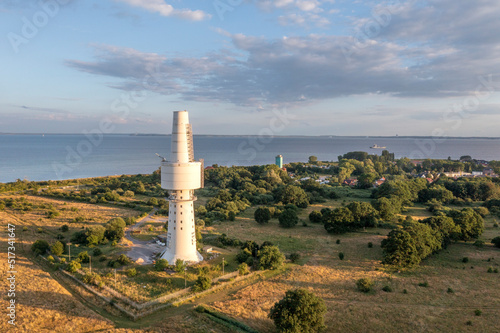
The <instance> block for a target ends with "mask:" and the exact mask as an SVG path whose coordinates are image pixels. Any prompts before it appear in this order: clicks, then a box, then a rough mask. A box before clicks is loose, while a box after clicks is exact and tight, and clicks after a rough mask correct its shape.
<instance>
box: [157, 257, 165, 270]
mask: <svg viewBox="0 0 500 333" xmlns="http://www.w3.org/2000/svg"><path fill="white" fill-rule="evenodd" d="M167 267H168V261H167V260H166V259H158V260H156V262H155V270H157V271H163V270H165V269H166V268H167Z"/></svg>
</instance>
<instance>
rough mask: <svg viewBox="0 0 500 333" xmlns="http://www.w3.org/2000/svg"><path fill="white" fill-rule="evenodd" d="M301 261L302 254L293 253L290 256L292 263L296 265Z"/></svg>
mask: <svg viewBox="0 0 500 333" xmlns="http://www.w3.org/2000/svg"><path fill="white" fill-rule="evenodd" d="M299 259H300V254H299V253H297V252H293V253H291V254H290V261H291V262H293V263H296V262H297V261H299Z"/></svg>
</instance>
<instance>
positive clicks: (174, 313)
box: [0, 190, 500, 332]
mask: <svg viewBox="0 0 500 333" xmlns="http://www.w3.org/2000/svg"><path fill="white" fill-rule="evenodd" d="M350 191H351V192H352V193H350V194H349V195H350V196H348V197H346V198H345V203H348V202H349V201H354V200H356V201H359V200H366V201H368V200H369V198H368V196H367V193H368V192H366V191H360V192H356V191H352V190H350ZM368 195H369V194H368ZM3 197H5V196H3ZM15 197H18V196H15ZM25 197H26V200H28V201H29V202H31V203H32V204H33V205H34V207H35V206H36V208H33V209H32V210H26V211H22V210H12V209H6V211H5V212H0V219H1V221H2V222H4V223H3V225H5V224H7V223H12V224H15V225H16V233H17V234H18V242H19V243H20V244H23V246H21V247H19V248H18V249H16V253H17V255H18V261H17V270H18V274H17V278H18V280H17V288H18V289H17V291H18V293H17V294H16V299H17V302H18V304H19V308H18V312H17V314H18V318H17V323H18V326H17V327H16V330H15V332H52V331H55V332H90V331H99V330H100V331H103V332H132V331H141V332H144V331H151V332H230V330H228V329H225V328H223V327H222V326H220V325H218V324H216V323H214V322H212V321H210V320H209V319H207V318H206V317H205V316H203V315H200V314H196V313H195V312H193V311H192V309H193V308H194V307H195V306H196V305H197V304H199V303H206V304H209V305H211V306H213V307H215V308H216V309H217V310H218V311H221V312H223V313H225V314H227V315H229V316H231V317H234V318H236V319H237V320H240V321H242V322H244V323H245V324H247V325H249V326H251V327H253V328H255V329H257V330H259V331H261V332H274V326H273V324H272V322H271V320H269V319H268V318H267V314H268V312H269V309H270V307H271V306H272V305H273V304H274V303H275V302H276V301H278V300H279V299H281V298H282V297H283V296H284V293H285V291H287V290H289V289H291V288H297V287H301V288H306V289H308V290H310V291H313V292H314V293H315V294H316V295H318V296H320V297H321V298H323V299H324V300H325V302H326V305H327V309H328V313H327V315H326V316H325V320H326V324H327V326H328V329H327V331H328V332H497V328H498V327H500V274H495V273H487V270H488V268H489V267H492V268H500V250H499V249H497V248H493V246H492V245H491V244H489V242H490V240H491V239H492V238H493V237H495V236H498V235H500V229H499V228H494V227H493V223H495V222H498V219H497V218H495V217H492V216H488V217H487V218H486V230H485V232H484V234H483V235H482V236H481V239H482V240H484V241H485V243H486V244H485V245H484V246H483V247H482V248H479V247H476V246H473V245H472V243H458V244H452V245H451V246H450V247H449V248H448V249H446V250H443V251H441V252H439V253H438V254H436V255H433V256H431V257H430V258H428V259H426V260H425V261H424V262H423V263H422V264H421V266H420V267H419V268H418V269H416V270H413V271H402V272H396V271H392V270H390V269H388V268H387V267H384V266H382V265H381V264H380V260H381V258H382V250H381V248H380V242H381V240H382V239H383V238H384V237H385V235H386V234H387V233H388V232H389V230H388V229H367V230H366V231H365V232H357V233H349V234H345V235H340V236H337V235H329V234H327V233H326V231H325V230H324V228H323V226H322V225H319V224H312V223H310V222H309V221H308V218H307V217H308V214H309V213H310V211H312V210H320V209H321V208H325V207H340V206H341V205H342V203H343V201H344V199H342V200H328V201H327V202H325V203H322V204H316V205H311V206H310V207H308V208H307V209H305V210H302V211H301V212H300V218H301V219H302V220H304V221H307V224H308V226H306V227H305V226H302V224H301V223H299V224H298V225H297V226H296V227H295V228H292V229H282V228H280V227H279V226H278V221H277V219H272V220H271V221H270V223H269V224H267V225H259V224H257V223H256V222H255V221H254V220H253V213H254V210H255V207H252V208H249V209H247V210H246V211H245V212H243V213H242V214H241V215H239V216H237V218H236V220H235V221H234V222H222V223H219V224H215V225H213V226H211V227H208V228H207V229H208V230H209V231H211V232H213V233H226V234H227V235H228V236H229V237H234V238H238V239H240V240H255V241H257V242H258V243H262V242H264V241H271V242H273V243H274V244H276V245H278V246H279V247H280V249H281V250H282V251H283V252H285V253H286V254H289V253H291V252H298V253H300V254H301V255H302V258H301V260H300V262H299V264H300V265H291V266H290V267H289V268H288V269H287V270H286V271H285V273H283V274H278V275H275V276H272V277H270V278H267V279H266V278H260V277H256V278H255V279H254V280H252V281H251V282H248V283H244V282H242V283H237V284H236V285H235V286H233V287H228V288H223V289H222V290H221V291H218V292H217V293H212V294H208V295H207V296H205V297H202V298H199V299H196V300H194V301H190V302H187V303H185V304H182V305H180V306H179V307H173V308H169V309H166V310H162V311H160V312H157V313H155V314H153V315H151V316H148V317H146V318H144V319H141V320H139V321H137V322H131V321H130V320H129V319H127V318H124V317H122V316H121V315H120V314H119V313H117V312H116V311H115V312H114V311H113V310H112V309H111V308H110V307H109V305H107V304H101V303H99V301H98V300H94V299H93V297H92V296H91V295H89V294H88V293H85V291H84V290H82V289H81V288H78V287H75V286H72V285H71V284H70V282H69V281H66V280H64V279H61V278H60V277H59V276H58V273H57V272H53V271H49V270H47V269H44V268H42V267H41V266H40V265H38V264H36V263H34V262H33V257H32V256H31V251H30V250H29V247H30V246H31V243H32V242H33V241H34V240H36V239H47V240H48V241H49V243H52V242H53V241H54V237H55V236H56V235H57V234H59V233H62V232H61V231H60V230H59V228H60V227H61V226H62V225H64V224H68V225H69V227H70V231H69V232H67V233H62V234H63V235H64V237H65V238H66V239H68V238H69V237H70V235H71V234H72V233H73V232H75V231H78V230H81V229H82V227H84V226H86V225H88V224H103V223H105V222H107V221H108V220H109V219H111V218H113V217H117V216H120V217H127V216H136V215H138V213H137V212H136V211H133V210H129V209H123V208H118V207H115V206H106V205H90V204H84V203H72V202H69V201H64V200H57V199H51V198H40V197H36V196H25ZM203 200H204V199H203V198H201V200H200V201H203ZM345 203H344V204H345ZM41 205H43V207H46V205H52V206H53V207H56V208H57V210H58V211H59V212H60V215H59V216H57V217H55V218H52V219H49V218H47V216H46V212H47V210H48V209H49V208H40V206H41ZM405 214H408V215H412V216H413V217H415V218H418V219H422V218H425V217H428V216H430V213H429V212H428V211H427V210H426V209H425V207H424V206H419V205H415V206H414V207H411V208H409V209H408V212H406V213H405ZM78 216H82V217H84V220H85V222H83V223H75V222H73V220H74V219H75V218H76V217H78ZM153 224H155V223H153ZM24 226H26V227H27V230H26V231H22V228H23V227H24ZM154 226H155V227H156V225H154ZM158 226H160V225H159V224H158ZM39 228H42V232H38V231H39ZM0 239H1V242H2V247H1V256H2V260H6V246H5V244H6V232H3V233H2V234H1V235H0ZM337 239H339V240H340V244H337V242H336V241H337ZM369 242H371V243H372V244H373V247H372V248H369V247H368V243H369ZM80 250H84V248H76V247H75V248H73V247H72V257H73V256H74V255H75V254H76V253H77V252H78V251H80ZM118 250H120V247H119V246H118V247H117V248H112V247H111V246H110V245H107V247H104V252H105V254H106V255H110V256H111V255H113V254H114V253H116V252H114V251H118ZM226 250H227V251H228V252H227V253H225V254H224V256H225V259H226V260H227V261H228V262H229V265H228V266H226V272H229V271H231V270H235V269H236V264H235V262H234V260H232V258H233V257H234V255H235V253H236V251H237V249H232V248H228V249H226ZM339 252H343V253H344V255H345V258H344V260H340V259H339V257H338V253H339ZM464 257H468V258H469V261H468V262H467V263H466V264H465V263H463V262H462V258H464ZM220 260H221V257H220V256H219V257H218V258H216V259H214V264H218V263H219V262H220ZM205 264H207V263H203V265H205ZM96 265H99V264H98V263H96ZM3 267H4V266H3ZM84 267H85V266H84ZM97 267H98V266H96V268H97ZM103 268H104V267H103ZM137 269H138V270H139V273H140V274H139V276H138V277H137V278H135V279H129V278H128V277H126V275H125V274H124V272H122V273H119V274H120V275H119V280H120V282H119V283H123V286H127V284H131V283H134V284H136V287H138V288H137V289H136V290H139V289H140V287H141V286H144V285H147V284H148V279H150V278H151V279H157V278H160V279H164V278H165V279H166V278H167V276H166V275H165V276H163V275H161V274H165V273H160V275H158V276H154V275H155V274H156V273H150V272H148V271H147V268H146V267H143V268H139V267H138V268H137ZM188 273H189V274H188V283H192V281H193V280H194V278H195V275H194V273H195V272H194V270H192V269H191V270H190V271H188ZM1 274H2V280H3V281H6V279H5V275H6V270H5V269H2V271H1ZM217 274H218V273H217ZM362 277H370V278H372V280H373V281H374V282H375V287H374V291H373V292H371V293H368V294H364V293H361V292H359V291H357V290H356V287H355V281H356V280H357V279H359V278H362ZM54 278H57V280H56V279H54ZM424 282H427V284H428V286H427V287H422V286H419V284H421V283H424ZM183 284H184V280H183V278H182V277H180V276H179V277H176V278H174V279H173V282H172V287H174V288H180V287H183ZM384 286H390V287H391V288H392V290H393V291H392V292H384V291H382V288H383V287H384ZM449 288H450V289H451V290H452V292H448V289H449ZM143 289H144V290H143V292H142V294H139V293H137V299H142V300H146V299H147V298H148V297H151V296H154V295H159V294H161V293H162V292H163V290H160V289H156V290H153V289H151V290H150V289H148V288H147V287H146V288H143ZM405 290H406V292H405ZM0 306H2V307H4V306H5V307H6V306H7V301H6V298H5V297H4V298H2V299H1V300H0ZM5 307H4V308H5ZM103 309H106V310H108V311H109V312H107V311H105V310H103ZM475 310H481V312H482V313H481V315H480V316H476V315H475V313H474V312H475ZM468 321H470V324H471V325H467V322H468ZM7 325H8V324H7V322H6V320H4V321H2V324H0V331H2V332H4V331H6V332H8V331H9V329H10V328H9V326H7ZM10 331H12V332H14V330H10Z"/></svg>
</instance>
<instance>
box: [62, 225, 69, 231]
mask: <svg viewBox="0 0 500 333" xmlns="http://www.w3.org/2000/svg"><path fill="white" fill-rule="evenodd" d="M68 230H69V226H68V225H67V224H65V225H63V226H62V227H61V231H62V232H67V231H68Z"/></svg>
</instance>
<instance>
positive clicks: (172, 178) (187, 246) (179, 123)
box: [161, 111, 203, 265]
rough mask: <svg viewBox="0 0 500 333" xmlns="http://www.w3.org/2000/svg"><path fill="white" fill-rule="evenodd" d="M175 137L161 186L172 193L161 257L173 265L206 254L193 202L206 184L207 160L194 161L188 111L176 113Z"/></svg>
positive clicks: (173, 132)
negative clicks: (198, 242) (198, 240)
mask: <svg viewBox="0 0 500 333" xmlns="http://www.w3.org/2000/svg"><path fill="white" fill-rule="evenodd" d="M171 140H172V150H171V154H170V159H169V161H165V160H164V161H163V162H162V163H161V187H162V188H163V189H165V190H168V195H169V197H168V201H169V213H168V232H167V244H166V249H165V251H164V252H163V253H162V254H161V258H162V259H166V260H167V261H168V263H169V264H170V265H173V264H175V261H176V260H177V259H181V260H184V261H189V262H199V261H201V260H203V257H202V256H201V254H200V253H199V252H198V251H197V250H196V231H195V223H194V205H193V203H194V201H195V200H196V197H195V196H194V190H195V189H197V188H201V187H203V161H202V160H201V161H200V162H195V161H194V151H193V132H192V130H191V124H189V118H188V112H187V111H175V112H174V122H173V126H172V139H171Z"/></svg>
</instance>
